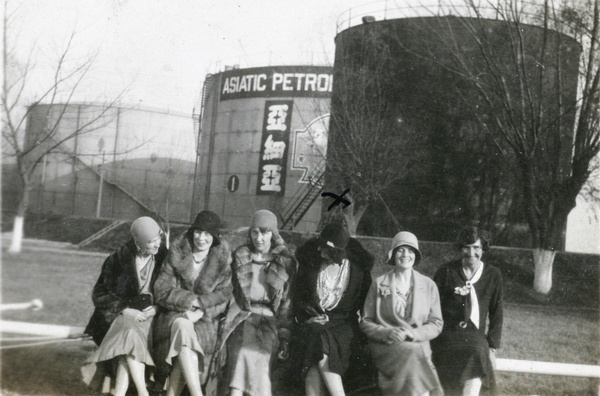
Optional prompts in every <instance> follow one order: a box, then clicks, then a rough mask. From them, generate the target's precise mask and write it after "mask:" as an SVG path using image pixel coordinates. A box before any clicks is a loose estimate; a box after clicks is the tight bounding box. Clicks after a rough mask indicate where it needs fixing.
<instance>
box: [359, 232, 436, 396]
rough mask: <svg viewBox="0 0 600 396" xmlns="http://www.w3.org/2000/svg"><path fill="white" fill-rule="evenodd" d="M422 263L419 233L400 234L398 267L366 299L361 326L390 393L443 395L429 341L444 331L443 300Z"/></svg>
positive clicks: (393, 254) (393, 256) (391, 258)
mask: <svg viewBox="0 0 600 396" xmlns="http://www.w3.org/2000/svg"><path fill="white" fill-rule="evenodd" d="M419 261H421V252H420V251H419V242H418V241H417V237H415V236H414V235H413V234H411V233H410V232H404V231H403V232H399V233H398V234H396V236H395V237H394V239H393V240H392V246H391V249H390V251H389V253H388V264H390V265H392V266H393V267H394V268H393V269H392V270H391V271H389V272H387V273H385V274H383V275H381V276H379V277H378V278H377V279H375V281H373V284H372V285H371V287H370V289H369V292H368V294H367V298H366V300H365V306H364V308H363V313H362V320H361V322H360V328H361V330H362V331H363V332H364V333H365V334H366V335H367V338H368V339H369V349H370V351H371V355H372V357H373V361H374V363H375V366H376V367H377V371H378V376H377V385H378V387H379V389H380V390H381V393H382V394H383V395H384V396H387V395H390V396H391V395H414V396H421V395H430V394H431V395H441V394H443V391H442V388H441V385H440V381H439V379H438V376H437V373H436V370H435V367H434V366H433V364H432V362H431V347H430V345H429V340H431V339H433V338H435V337H437V336H438V335H439V334H440V332H441V331H442V326H443V321H442V312H441V309H440V298H439V294H438V289H437V287H436V285H435V283H434V282H433V280H431V279H429V278H428V277H426V276H423V275H421V274H420V273H418V272H417V271H415V270H414V269H413V266H414V265H416V264H418V263H419Z"/></svg>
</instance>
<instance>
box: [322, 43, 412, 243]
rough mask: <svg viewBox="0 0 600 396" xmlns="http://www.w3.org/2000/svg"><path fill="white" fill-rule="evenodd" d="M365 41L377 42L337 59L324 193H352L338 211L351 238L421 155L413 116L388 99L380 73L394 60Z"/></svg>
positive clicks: (383, 46) (386, 84)
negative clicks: (327, 191)
mask: <svg viewBox="0 0 600 396" xmlns="http://www.w3.org/2000/svg"><path fill="white" fill-rule="evenodd" d="M364 40H367V41H372V42H373V43H367V44H366V45H361V46H360V48H361V50H360V51H361V52H360V53H359V54H357V53H353V54H352V56H341V57H339V56H337V55H336V62H339V63H338V65H337V66H336V74H335V76H334V89H333V96H332V101H331V120H330V133H329V141H328V144H327V171H326V172H327V173H326V175H327V181H326V189H329V190H333V192H334V193H336V194H342V193H343V192H344V191H345V190H346V189H349V191H348V193H347V194H346V195H345V196H344V198H348V199H349V201H350V202H351V204H350V205H349V206H347V207H345V208H343V206H338V207H337V208H340V209H341V214H342V215H343V217H344V219H345V221H346V223H347V225H348V229H349V230H350V233H351V234H352V235H355V234H356V230H357V227H358V224H359V222H360V220H361V218H362V216H363V214H364V213H365V211H366V210H367V208H368V207H369V205H371V204H373V203H374V202H378V201H380V202H383V198H382V197H381V194H382V193H383V192H384V191H385V190H386V189H387V188H388V187H389V186H390V185H391V184H392V183H394V182H395V181H397V180H399V179H400V178H402V177H403V176H404V175H405V172H406V168H407V166H409V164H410V163H411V161H413V160H414V158H415V157H416V156H417V155H418V148H417V147H416V144H415V142H416V140H417V139H416V131H415V128H414V127H413V126H412V121H411V118H410V116H409V115H408V114H403V112H402V110H401V109H400V108H397V107H395V105H394V104H393V103H392V102H391V101H389V100H388V99H387V97H388V95H389V92H387V90H389V87H390V84H389V81H386V79H387V78H389V74H388V75H386V74H385V73H382V72H380V71H382V70H385V68H386V67H390V66H389V64H385V65H384V64H383V62H385V61H387V62H393V58H392V57H391V56H389V48H388V47H386V46H385V45H370V44H374V43H375V40H376V38H375V37H373V36H370V35H365V36H364ZM363 44H364V43H363ZM386 53H388V55H386ZM338 59H343V61H338ZM382 60H385V61H382ZM383 203H384V204H385V202H383ZM326 205H328V204H327V203H326Z"/></svg>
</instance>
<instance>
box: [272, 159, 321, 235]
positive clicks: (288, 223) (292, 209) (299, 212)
mask: <svg viewBox="0 0 600 396" xmlns="http://www.w3.org/2000/svg"><path fill="white" fill-rule="evenodd" d="M309 180H310V181H309V182H308V183H306V184H304V185H303V186H302V187H301V188H299V189H298V191H296V194H294V196H292V198H291V200H290V202H289V204H288V205H287V206H286V207H285V209H283V211H282V212H281V214H280V217H281V220H282V223H283V224H282V226H281V228H282V229H288V230H293V229H294V227H296V226H297V225H298V223H299V222H300V220H302V218H303V217H304V215H305V214H306V212H308V209H310V207H311V206H312V204H313V203H314V202H315V201H316V200H317V198H318V197H319V196H320V195H321V191H323V187H324V186H325V161H323V162H322V163H321V164H319V166H318V167H317V169H316V170H315V171H314V172H313V175H312V176H310V177H309Z"/></svg>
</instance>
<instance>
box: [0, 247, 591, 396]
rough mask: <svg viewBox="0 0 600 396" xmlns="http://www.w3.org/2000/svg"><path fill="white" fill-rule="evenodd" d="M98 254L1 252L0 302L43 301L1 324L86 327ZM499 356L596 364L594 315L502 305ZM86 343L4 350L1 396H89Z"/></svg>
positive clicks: (548, 381) (560, 387) (581, 388)
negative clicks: (82, 372)
mask: <svg viewBox="0 0 600 396" xmlns="http://www.w3.org/2000/svg"><path fill="white" fill-rule="evenodd" d="M103 261H104V257H94V256H84V255H75V254H70V253H69V252H64V253H52V252H31V251H25V252H23V253H22V254H20V255H18V256H11V255H8V254H5V253H4V252H3V255H2V268H1V271H2V273H1V279H2V302H3V303H11V302H25V301H29V300H31V299H34V298H40V299H42V300H43V301H44V304H45V306H44V308H43V309H42V310H40V311H6V312H4V313H3V315H2V317H3V319H5V320H18V321H27V322H37V323H51V324H62V325H71V326H85V324H86V323H87V320H88V318H89V317H90V315H91V313H92V308H93V307H92V302H91V298H90V296H91V290H92V287H93V285H94V283H95V281H96V278H97V276H98V274H99V271H100V267H101V265H102V262H103ZM505 315H506V322H505V330H504V332H503V337H504V339H503V347H502V349H501V350H500V351H499V353H498V356H499V357H501V358H511V359H526V360H540V361H551V362H565V363H579V364H598V359H599V357H600V342H599V340H600V338H599V333H598V331H599V323H600V320H599V313H598V310H592V309H577V308H568V307H560V308H558V307H552V306H548V305H523V304H512V303H511V304H507V307H506V314H505ZM93 349H94V344H93V343H92V342H91V341H76V342H70V343H61V344H54V345H48V346H42V347H29V348H19V349H8V350H2V351H0V352H1V356H0V358H1V363H2V364H1V370H2V373H1V381H2V382H1V385H0V387H1V393H2V394H3V395H92V394H94V393H92V392H90V391H89V389H87V388H86V387H85V385H84V384H83V383H82V382H81V381H80V376H79V367H80V366H81V364H82V363H83V361H84V360H85V358H86V357H87V356H88V355H89V354H90V353H91V351H92V350H93ZM498 382H499V386H500V390H501V393H502V394H503V395H596V394H597V392H598V385H599V384H598V382H597V380H591V379H586V378H566V377H550V376H543V375H523V374H512V373H498Z"/></svg>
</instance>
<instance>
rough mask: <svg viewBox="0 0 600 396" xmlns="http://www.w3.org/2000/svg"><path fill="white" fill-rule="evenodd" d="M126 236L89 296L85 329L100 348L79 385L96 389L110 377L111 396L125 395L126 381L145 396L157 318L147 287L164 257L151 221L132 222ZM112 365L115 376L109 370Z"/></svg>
mask: <svg viewBox="0 0 600 396" xmlns="http://www.w3.org/2000/svg"><path fill="white" fill-rule="evenodd" d="M131 236H132V238H131V239H130V240H129V241H127V242H126V243H125V244H124V245H122V246H121V247H120V248H118V249H117V250H116V251H115V252H114V253H112V254H111V255H110V256H109V257H108V258H107V259H106V261H105V262H104V264H103V265H102V270H101V273H100V277H99V278H98V281H97V282H96V285H95V286H94V290H93V292H92V301H93V302H94V306H95V307H96V309H95V311H94V313H93V315H92V317H91V319H90V321H89V323H88V325H87V327H86V329H85V333H86V334H89V335H91V336H92V337H93V339H94V342H95V343H96V344H97V345H99V347H98V349H97V350H96V351H95V352H94V353H93V354H92V355H91V356H90V357H89V358H88V359H87V361H86V364H85V365H84V366H83V367H82V369H81V371H82V374H83V377H84V378H83V380H84V382H86V383H87V384H88V385H90V386H95V385H92V382H96V381H94V380H102V378H103V377H104V376H103V375H102V374H104V373H108V374H110V375H111V376H113V375H114V376H116V383H115V389H114V395H115V396H123V395H125V393H126V392H127V388H128V387H129V377H130V376H131V379H132V380H133V383H134V385H135V387H136V389H137V392H138V395H140V396H142V395H144V396H145V395H148V391H147V389H146V379H145V368H146V365H148V366H154V361H153V360H152V357H151V356H150V351H151V341H152V340H151V337H150V336H149V333H150V329H151V325H152V318H153V317H154V315H155V314H156V307H155V306H154V305H153V304H154V298H153V295H152V286H153V285H154V281H155V279H156V276H157V274H158V270H159V269H160V266H161V263H162V261H163V259H164V257H165V256H166V253H167V249H166V248H165V247H164V245H163V244H162V230H161V229H160V227H159V226H158V224H156V222H155V221H154V220H152V219H151V218H150V217H140V218H139V219H137V220H135V221H134V222H133V224H132V225H131ZM114 362H116V373H114V372H113V367H114V366H111V365H110V364H109V363H114ZM98 368H100V370H97V369H98ZM96 385H99V384H96Z"/></svg>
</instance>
